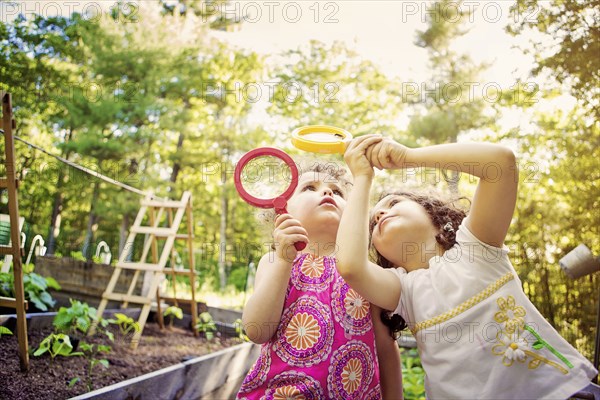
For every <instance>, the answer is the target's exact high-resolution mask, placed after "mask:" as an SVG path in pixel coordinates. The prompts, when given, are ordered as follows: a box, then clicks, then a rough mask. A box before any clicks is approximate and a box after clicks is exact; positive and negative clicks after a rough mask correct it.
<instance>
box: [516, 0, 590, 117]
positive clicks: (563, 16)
mask: <svg viewBox="0 0 600 400" xmlns="http://www.w3.org/2000/svg"><path fill="white" fill-rule="evenodd" d="M511 15H512V17H513V18H512V20H513V22H512V23H511V24H510V25H509V26H508V27H507V31H508V32H509V33H511V34H513V35H523V34H525V33H530V32H532V31H533V32H536V33H541V34H543V40H540V39H531V43H532V44H533V50H526V51H533V53H534V56H535V61H536V65H535V67H534V68H533V69H532V71H531V72H532V74H533V75H534V76H537V75H540V74H542V73H543V72H544V71H550V72H551V73H552V76H553V77H554V78H555V79H556V80H557V81H558V82H559V83H561V84H563V83H564V84H566V85H568V87H570V89H571V93H572V94H573V96H575V97H576V98H577V99H578V100H579V101H580V102H581V104H583V105H584V107H585V108H586V109H587V110H589V112H590V113H591V114H592V116H594V117H595V118H596V119H599V118H600V86H599V85H598V82H600V57H599V56H598V55H599V54H600V23H599V21H600V0H566V1H565V0H551V1H539V0H517V1H516V2H515V4H514V5H513V6H512V8H511ZM533 37H539V35H537V36H533Z"/></svg>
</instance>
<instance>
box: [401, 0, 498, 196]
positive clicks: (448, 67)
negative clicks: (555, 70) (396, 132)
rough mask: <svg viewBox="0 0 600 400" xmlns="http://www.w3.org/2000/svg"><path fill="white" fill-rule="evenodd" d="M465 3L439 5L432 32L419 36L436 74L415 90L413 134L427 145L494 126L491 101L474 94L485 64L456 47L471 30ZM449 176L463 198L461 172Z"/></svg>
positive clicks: (433, 14)
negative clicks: (490, 111) (488, 102)
mask: <svg viewBox="0 0 600 400" xmlns="http://www.w3.org/2000/svg"><path fill="white" fill-rule="evenodd" d="M462 3H463V1H458V2H456V1H450V0H442V1H436V2H435V3H434V4H433V5H432V7H431V13H428V14H427V18H428V20H427V24H428V25H427V29H426V30H424V31H420V32H418V33H417V39H416V45H417V46H420V47H423V48H426V49H427V50H428V52H429V61H430V69H431V71H432V72H433V73H432V77H431V79H429V81H428V82H423V83H422V84H421V85H417V86H419V87H417V88H412V90H413V91H414V92H415V93H416V95H415V96H412V98H413V99H415V100H413V104H414V105H415V106H416V109H417V112H416V114H415V115H414V117H413V118H412V120H411V123H410V126H409V131H410V133H411V134H412V136H413V137H415V138H419V139H420V140H421V141H422V144H426V143H427V142H429V143H430V144H431V143H433V144H437V143H447V142H456V141H457V139H458V136H459V135H460V134H461V133H465V132H468V131H469V130H473V129H480V128H483V127H487V126H490V125H492V121H493V119H492V117H491V116H490V115H489V114H486V112H485V110H486V108H487V104H486V100H485V99H484V98H483V97H482V96H475V95H474V94H475V93H476V92H477V90H476V87H473V84H474V83H476V82H478V81H479V80H480V79H479V75H480V73H481V72H482V71H483V70H484V69H485V68H486V66H485V65H478V64H476V63H475V62H474V61H473V60H472V59H471V57H470V56H468V55H466V54H460V53H458V52H456V51H455V50H453V48H452V45H453V43H454V42H455V41H456V40H457V39H458V38H460V37H461V36H463V35H464V34H465V33H466V32H467V30H466V29H465V24H464V22H465V21H466V20H468V17H469V12H471V10H470V8H469V7H465V6H463V5H462ZM419 109H420V111H419ZM423 140H424V141H425V143H423ZM444 177H445V179H446V181H447V183H448V187H449V189H450V191H451V192H452V193H454V194H458V177H459V175H458V173H456V172H450V173H449V175H446V174H444Z"/></svg>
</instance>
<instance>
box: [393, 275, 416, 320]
mask: <svg viewBox="0 0 600 400" xmlns="http://www.w3.org/2000/svg"><path fill="white" fill-rule="evenodd" d="M392 271H393V272H394V273H395V275H396V276H397V277H398V280H399V281H400V299H399V300H398V306H396V309H395V310H394V311H393V312H392V314H399V315H400V316H401V317H402V318H404V320H405V321H408V320H409V319H410V315H412V313H411V311H412V310H409V308H410V307H409V306H410V301H408V299H410V297H411V296H412V285H411V281H412V279H411V276H410V275H409V274H408V273H407V272H406V270H405V269H404V268H393V269H392Z"/></svg>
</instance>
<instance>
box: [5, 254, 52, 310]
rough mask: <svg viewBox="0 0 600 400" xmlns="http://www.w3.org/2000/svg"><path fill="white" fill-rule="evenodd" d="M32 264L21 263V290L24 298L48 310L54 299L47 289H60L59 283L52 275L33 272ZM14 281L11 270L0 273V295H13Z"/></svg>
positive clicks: (39, 307)
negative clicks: (44, 275) (47, 275)
mask: <svg viewBox="0 0 600 400" xmlns="http://www.w3.org/2000/svg"><path fill="white" fill-rule="evenodd" d="M33 269H34V265H33V264H24V265H23V290H24V292H25V299H26V300H29V301H30V302H32V303H33V304H34V305H35V306H36V307H37V308H38V309H39V310H41V311H48V308H49V307H53V306H54V304H55V303H56V301H54V299H53V298H52V296H51V295H50V293H48V289H49V288H50V289H55V290H60V285H59V284H58V282H56V280H55V279H54V278H52V277H46V278H44V277H43V276H41V275H38V274H36V273H35V272H33ZM14 288H15V282H14V276H13V273H12V270H11V271H9V272H3V273H0V296H6V297H15V289H14Z"/></svg>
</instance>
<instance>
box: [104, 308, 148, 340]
mask: <svg viewBox="0 0 600 400" xmlns="http://www.w3.org/2000/svg"><path fill="white" fill-rule="evenodd" d="M115 317H116V318H117V319H112V318H111V319H108V320H107V321H108V322H109V323H111V324H115V325H117V326H118V327H119V331H120V332H121V334H122V335H123V336H126V335H128V334H129V333H131V332H139V330H140V324H139V323H138V322H137V321H135V320H134V319H133V318H131V317H128V316H127V315H125V314H122V313H116V314H115Z"/></svg>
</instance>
